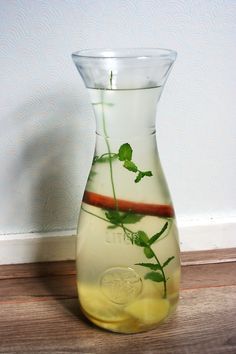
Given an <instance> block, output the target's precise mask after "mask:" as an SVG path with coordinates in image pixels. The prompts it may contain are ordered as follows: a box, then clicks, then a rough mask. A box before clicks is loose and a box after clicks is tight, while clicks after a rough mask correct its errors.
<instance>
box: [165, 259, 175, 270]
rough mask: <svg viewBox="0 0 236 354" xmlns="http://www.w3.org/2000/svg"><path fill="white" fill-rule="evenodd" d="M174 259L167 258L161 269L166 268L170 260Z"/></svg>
mask: <svg viewBox="0 0 236 354" xmlns="http://www.w3.org/2000/svg"><path fill="white" fill-rule="evenodd" d="M174 258H175V257H174V256H172V257H170V258H168V259H167V260H166V261H165V262H164V263H163V264H162V268H164V267H166V266H167V265H168V264H169V263H170V262H171V261H172V259H174Z"/></svg>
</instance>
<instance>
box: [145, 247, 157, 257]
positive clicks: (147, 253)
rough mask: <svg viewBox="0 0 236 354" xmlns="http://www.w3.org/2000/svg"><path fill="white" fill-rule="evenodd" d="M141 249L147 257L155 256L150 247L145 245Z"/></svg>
mask: <svg viewBox="0 0 236 354" xmlns="http://www.w3.org/2000/svg"><path fill="white" fill-rule="evenodd" d="M143 251H144V254H145V256H146V257H147V258H153V257H154V256H155V254H154V252H153V250H152V249H151V248H150V247H145V248H144V249H143Z"/></svg>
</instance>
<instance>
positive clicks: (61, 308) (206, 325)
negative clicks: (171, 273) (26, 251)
mask: <svg viewBox="0 0 236 354" xmlns="http://www.w3.org/2000/svg"><path fill="white" fill-rule="evenodd" d="M4 269H5V270H4ZM10 270H11V272H12V273H11V274H10ZM59 270H60V271H61V273H59ZM182 270H183V272H182V273H183V276H182V291H181V299H180V304H179V307H178V311H177V313H176V314H175V315H173V317H172V318H170V319H169V320H168V321H167V322H165V323H164V324H162V325H161V326H160V327H159V328H157V329H156V330H153V331H150V332H145V333H140V334H134V335H122V334H114V333H109V332H106V331H104V330H101V329H99V328H97V327H95V326H94V325H92V324H90V323H89V322H88V321H87V320H86V319H85V318H84V316H83V315H82V313H81V312H80V309H79V306H78V301H77V293H76V279H75V268H74V263H73V262H57V263H53V264H50V263H49V264H28V265H19V266H18V265H14V266H8V268H6V266H2V267H0V273H1V276H2V278H1V280H0V353H4V354H10V353H11V354H12V353H34V354H35V353H81V354H105V353H106V354H121V353H124V354H126V353H127V354H156V353H158V354H175V353H176V354H185V353H186V354H188V353H189V354H195V353H196V354H199V353H201V354H204V353H206V354H208V353H209V354H226V353H230V354H231V353H232V354H233V353H234V354H235V352H236V323H235V318H236V281H235V275H236V262H232V263H218V264H206V265H190V266H184V267H183V268H182ZM60 274H61V275H60ZM34 275H36V276H34Z"/></svg>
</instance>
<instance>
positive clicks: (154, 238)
mask: <svg viewBox="0 0 236 354" xmlns="http://www.w3.org/2000/svg"><path fill="white" fill-rule="evenodd" d="M167 227H168V222H166V223H165V225H164V226H163V228H162V229H161V231H160V232H157V233H156V234H155V235H153V236H152V237H151V238H150V240H149V245H152V244H153V243H154V242H155V241H157V240H158V239H159V238H160V237H161V235H162V234H163V233H164V232H165V231H166V229H167Z"/></svg>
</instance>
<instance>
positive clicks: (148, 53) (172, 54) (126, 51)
mask: <svg viewBox="0 0 236 354" xmlns="http://www.w3.org/2000/svg"><path fill="white" fill-rule="evenodd" d="M72 57H79V58H81V59H82V58H84V59H85V58H87V59H115V58H116V59H136V60H137V59H140V60H143V59H158V58H159V59H169V60H173V61H175V59H176V57H177V52H176V51H174V50H172V49H164V48H120V49H109V48H107V49H106V48H102V49H83V50H79V51H77V52H74V53H73V54H72Z"/></svg>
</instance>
